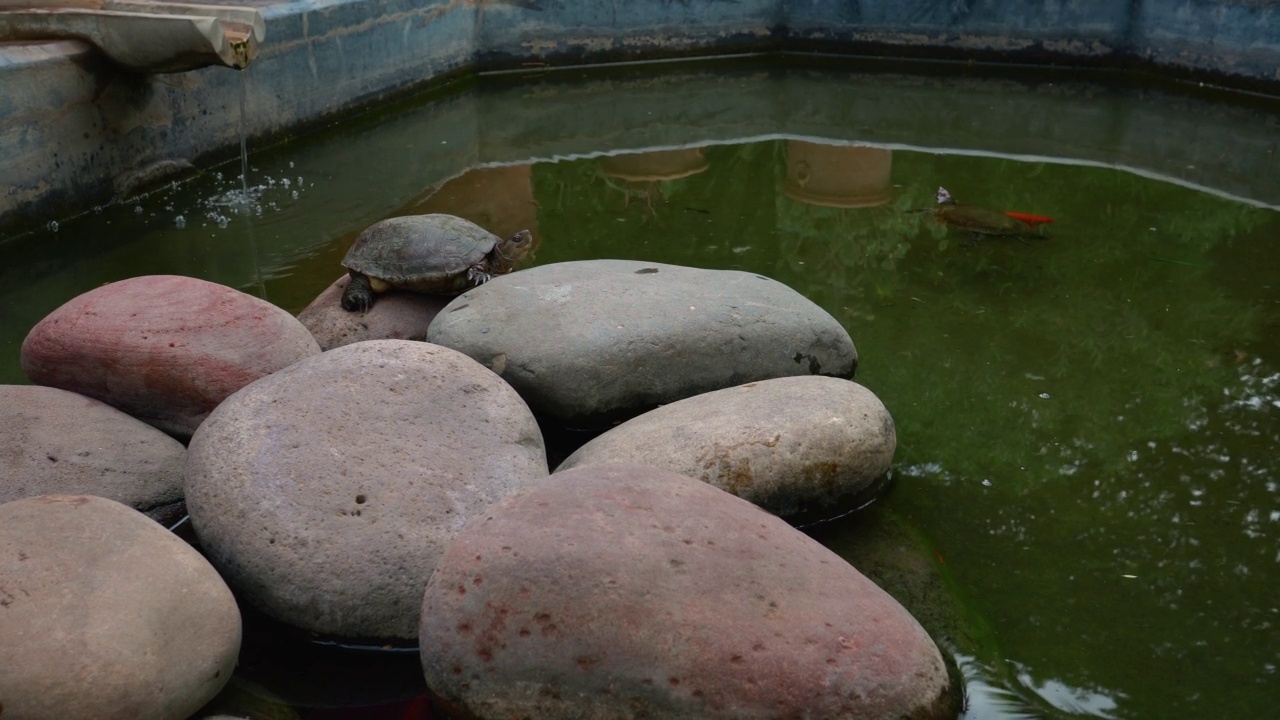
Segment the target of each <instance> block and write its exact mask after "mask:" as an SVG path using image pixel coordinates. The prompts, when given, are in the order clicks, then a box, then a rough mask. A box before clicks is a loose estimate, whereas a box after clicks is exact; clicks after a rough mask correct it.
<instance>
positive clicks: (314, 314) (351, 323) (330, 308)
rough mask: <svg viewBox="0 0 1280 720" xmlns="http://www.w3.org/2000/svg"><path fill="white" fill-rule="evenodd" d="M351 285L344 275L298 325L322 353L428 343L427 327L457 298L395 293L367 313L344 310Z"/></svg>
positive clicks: (303, 314)
mask: <svg viewBox="0 0 1280 720" xmlns="http://www.w3.org/2000/svg"><path fill="white" fill-rule="evenodd" d="M350 282H351V276H350V275H343V276H342V277H340V278H338V279H337V280H335V281H334V282H333V284H332V285H330V286H329V287H327V288H325V290H324V291H323V292H321V293H320V294H319V295H317V296H316V299H315V300H312V301H311V304H310V305H308V306H307V307H306V308H304V309H303V311H302V312H300V313H298V322H300V323H302V325H303V326H304V327H306V328H307V330H309V331H310V332H311V336H312V337H314V338H315V339H316V342H317V343H319V344H320V349H321V350H332V349H334V348H336V347H342V346H343V345H350V344H351V343H354V342H360V341H361V340H426V339H427V327H428V326H429V325H430V324H431V321H432V320H433V319H435V316H436V314H437V313H439V312H440V310H441V309H442V308H443V307H444V306H445V305H448V304H449V301H450V300H452V299H453V296H444V295H423V294H421V293H415V292H409V291H407V290H395V289H391V290H388V291H386V292H384V293H380V294H379V295H378V301H377V302H376V303H374V304H373V307H371V308H369V309H368V310H366V311H364V312H348V311H347V310H343V309H342V293H343V292H344V291H345V290H346V289H347V285H348V284H349V283H350Z"/></svg>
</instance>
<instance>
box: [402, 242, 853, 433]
mask: <svg viewBox="0 0 1280 720" xmlns="http://www.w3.org/2000/svg"><path fill="white" fill-rule="evenodd" d="M427 339H428V340H430V341H431V342H433V343H439V344H441V345H446V346H448V347H452V348H455V349H457V350H460V351H461V352H464V353H466V354H467V355H470V356H471V357H473V358H475V359H476V360H478V361H480V362H481V363H483V364H484V365H486V366H487V367H489V368H491V369H492V370H493V371H494V372H496V373H498V374H499V375H501V376H502V377H503V379H504V380H506V381H507V382H509V383H511V385H512V386H513V387H515V388H516V390H518V391H519V392H520V394H521V396H523V397H524V398H525V400H526V401H527V402H528V403H529V406H530V407H531V408H533V410H534V412H536V413H540V414H544V415H546V416H548V417H551V418H554V419H556V420H558V421H561V422H564V423H567V424H569V425H575V426H597V427H603V426H607V425H608V424H609V423H610V422H613V421H616V420H618V419H624V418H628V417H632V416H634V415H637V414H639V413H641V412H644V411H646V410H649V409H652V408H654V407H656V406H658V405H661V404H664V403H670V402H674V401H676V400H680V399H682V398H685V397H689V396H692V395H697V394H698V393H703V392H708V391H711V390H719V389H721V388H725V387H732V386H734V385H740V384H742V383H746V382H751V381H753V380H765V379H768V378H775V377H786V376H791V375H829V376H833V377H842V378H849V377H852V376H853V373H854V369H855V367H856V365H857V352H856V350H855V349H854V346H853V341H852V340H851V339H850V338H849V334H848V333H847V332H846V331H845V329H844V328H843V327H841V326H840V324H839V323H838V322H837V321H836V320H835V318H833V317H831V316H830V315H829V314H827V313H826V311H824V310H823V309H822V308H820V307H818V306H817V305H815V304H814V303H813V302H811V301H810V300H808V299H806V298H805V297H804V296H803V295H801V294H800V293H797V292H796V291H794V290H792V289H791V288H789V287H787V286H786V285H783V284H782V283H779V282H777V281H774V280H770V279H769V278H766V277H763V276H761V275H756V274H754V273H745V272H739V271H736V270H701V269H697V268H688V267H680V266H676V265H664V264H661V263H649V262H638V261H633V260H586V261H579V262H565V263H556V264H553V265H543V266H540V267H535V268H532V269H529V270H522V271H520V272H517V273H513V274H511V275H507V276H503V277H498V278H494V279H493V280H491V281H490V282H488V283H486V284H484V285H481V286H480V287H477V288H474V289H472V290H469V291H467V292H466V293H464V294H462V295H460V296H459V297H458V298H457V299H456V300H454V301H453V302H452V303H450V304H449V305H448V306H447V307H446V308H445V309H444V310H443V311H442V312H441V313H440V314H439V315H438V316H436V319H435V320H434V321H433V322H432V323H431V328H430V330H429V331H428V333H427Z"/></svg>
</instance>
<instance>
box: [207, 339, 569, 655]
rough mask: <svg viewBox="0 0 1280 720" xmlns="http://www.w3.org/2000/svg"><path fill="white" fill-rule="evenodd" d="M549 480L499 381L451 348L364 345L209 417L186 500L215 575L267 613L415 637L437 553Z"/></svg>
mask: <svg viewBox="0 0 1280 720" xmlns="http://www.w3.org/2000/svg"><path fill="white" fill-rule="evenodd" d="M546 474H547V460H546V450H545V448H544V446H543V442H542V435H541V433H540V432H539V430H538V425H537V423H536V422H535V421H534V419H533V415H532V414H531V413H530V412H529V409H528V407H527V406H526V405H525V404H524V402H523V401H522V400H521V399H520V396H519V395H517V394H516V392H515V391H514V390H512V389H511V388H510V387H509V386H508V385H507V384H506V383H504V382H502V380H501V379H500V378H498V376H496V375H494V374H493V373H491V372H489V371H488V370H486V369H485V368H484V367H482V366H480V365H479V364H478V363H476V362H475V361H474V360H472V359H471V358H468V357H467V356H465V355H462V354H461V353H458V352H456V351H454V350H450V349H448V348H443V347H440V346H437V345H431V344H428V343H422V342H412V341H408V340H370V341H367V342H359V343H354V344H351V345H347V346H344V347H340V348H337V349H335V350H330V351H328V352H326V353H323V354H322V355H319V356H316V357H313V358H309V359H307V360H304V361H302V362H300V363H297V364H296V365H293V366H291V367H288V368H285V369H284V370H281V371H279V372H277V373H275V374H273V375H269V376H267V377H265V378H262V379H261V380H258V381H257V382H254V383H252V384H250V385H248V386H247V387H245V388H244V389H242V390H241V391H239V392H237V393H236V394H235V395H232V396H231V397H230V398H228V399H227V400H226V402H224V403H223V404H222V405H221V406H220V407H218V409H217V410H215V411H214V412H213V414H212V415H210V416H209V419H208V420H206V421H205V423H204V425H202V426H201V427H200V429H199V430H198V431H197V432H196V434H195V436H194V437H193V438H192V439H191V445H190V447H189V448H188V455H187V474H186V477H187V506H188V508H189V509H190V512H191V519H192V522H193V524H194V526H195V529H196V532H197V534H198V535H199V538H200V541H201V543H202V544H203V546H204V549H205V552H206V553H207V554H208V556H209V558H210V559H211V560H212V561H213V563H214V565H215V566H216V567H217V568H218V569H219V570H220V571H222V573H223V575H224V576H225V577H226V578H227V581H228V582H229V583H230V584H231V586H232V587H233V588H235V589H236V590H237V591H238V592H239V593H240V594H241V595H242V597H243V598H244V599H245V600H247V601H248V602H250V603H252V604H253V605H255V606H256V607H258V608H259V609H261V610H262V611H264V612H265V613H267V614H268V615H270V616H272V617H275V618H276V619H278V620H280V621H282V622H285V623H288V624H290V625H294V626H296V627H301V628H304V629H306V630H309V631H311V632H314V633H319V634H322V635H328V636H336V637H342V638H352V639H403V640H412V639H413V638H415V637H416V636H417V630H418V611H419V609H420V606H421V600H422V589H423V587H425V586H426V583H427V578H428V577H430V575H431V571H432V569H433V568H434V567H435V562H436V559H437V558H438V557H439V556H440V553H441V552H442V551H443V550H444V546H445V545H446V544H447V543H448V542H449V540H450V539H451V538H452V537H453V535H454V534H455V533H456V532H457V531H458V530H460V529H461V528H462V526H463V525H464V524H465V523H466V522H467V520H468V519H470V518H471V517H472V516H473V515H475V514H477V513H479V512H483V511H484V509H485V508H487V507H488V505H489V504H490V503H492V502H494V501H496V500H498V499H500V498H502V497H504V496H506V495H507V494H508V493H510V492H511V491H513V490H515V489H516V488H518V487H520V486H522V485H525V484H528V483H529V482H531V481H534V480H537V479H539V478H543V477H545V476H546Z"/></svg>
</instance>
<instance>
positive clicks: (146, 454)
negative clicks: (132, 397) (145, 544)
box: [0, 385, 187, 517]
mask: <svg viewBox="0 0 1280 720" xmlns="http://www.w3.org/2000/svg"><path fill="white" fill-rule="evenodd" d="M186 459H187V449H186V448H184V447H183V446H182V443H180V442H178V441H177V440H174V439H173V438H171V437H169V436H168V435H166V434H164V433H162V432H160V431H159V430H157V429H155V428H153V427H151V426H150V425H148V424H146V423H144V422H142V421H141V420H136V419H134V418H133V417H130V416H129V415H126V414H124V413H122V412H120V411H119V410H117V409H115V408H113V407H111V406H110V405H107V404H106V403H104V402H100V401H98V400H94V399H92V398H87V397H85V396H83V395H77V394H75V393H72V392H67V391H66V390H59V389H57V388H51V387H41V386H38V385H0V503H3V502H9V501H10V500H19V499H22V498H25V497H33V496H36V495H55V494H64V495H66V494H70V495H98V496H101V497H105V498H110V499H111V500H115V501H117V502H120V503H123V504H125V505H128V506H129V507H132V508H134V509H135V510H140V511H142V512H146V513H149V514H150V513H157V516H156V517H159V515H160V514H162V513H164V511H165V510H166V509H167V508H173V507H176V506H180V504H181V501H182V473H183V466H184V464H185V463H186Z"/></svg>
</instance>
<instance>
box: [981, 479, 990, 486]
mask: <svg viewBox="0 0 1280 720" xmlns="http://www.w3.org/2000/svg"><path fill="white" fill-rule="evenodd" d="M982 484H983V485H984V486H986V487H991V481H990V480H988V479H986V478H982Z"/></svg>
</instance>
